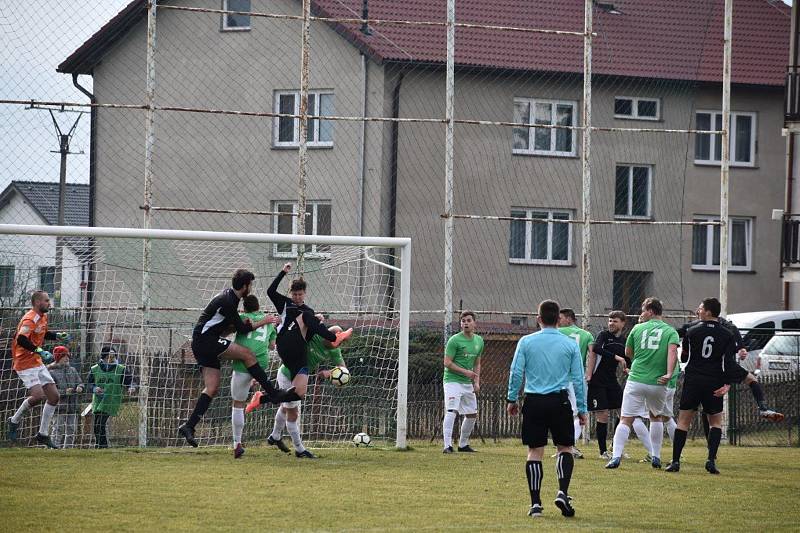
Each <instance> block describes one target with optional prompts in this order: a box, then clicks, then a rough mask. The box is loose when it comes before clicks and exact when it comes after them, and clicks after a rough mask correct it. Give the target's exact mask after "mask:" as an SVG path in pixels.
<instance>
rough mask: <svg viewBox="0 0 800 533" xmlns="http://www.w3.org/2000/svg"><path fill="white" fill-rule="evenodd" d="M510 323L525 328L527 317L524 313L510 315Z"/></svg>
mask: <svg viewBox="0 0 800 533" xmlns="http://www.w3.org/2000/svg"><path fill="white" fill-rule="evenodd" d="M511 325H512V326H520V327H523V328H526V327H528V317H527V316H525V315H511Z"/></svg>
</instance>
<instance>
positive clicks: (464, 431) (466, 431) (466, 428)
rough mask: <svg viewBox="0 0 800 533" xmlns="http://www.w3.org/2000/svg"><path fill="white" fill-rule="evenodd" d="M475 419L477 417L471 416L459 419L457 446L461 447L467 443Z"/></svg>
mask: <svg viewBox="0 0 800 533" xmlns="http://www.w3.org/2000/svg"><path fill="white" fill-rule="evenodd" d="M477 420H478V417H475V416H473V417H472V418H470V417H467V416H465V417H464V420H462V421H461V434H460V435H459V438H458V445H459V447H461V448H463V447H464V446H466V445H467V444H469V436H470V435H472V430H473V429H474V428H475V422H477Z"/></svg>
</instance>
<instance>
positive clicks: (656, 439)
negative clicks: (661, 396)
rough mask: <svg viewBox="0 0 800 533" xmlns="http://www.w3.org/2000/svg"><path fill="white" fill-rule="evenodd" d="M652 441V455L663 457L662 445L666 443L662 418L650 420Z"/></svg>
mask: <svg viewBox="0 0 800 533" xmlns="http://www.w3.org/2000/svg"><path fill="white" fill-rule="evenodd" d="M650 443H651V444H652V448H650V449H651V450H652V451H651V452H650V455H652V456H653V457H661V445H662V444H663V443H664V422H662V421H661V420H658V421H652V422H650Z"/></svg>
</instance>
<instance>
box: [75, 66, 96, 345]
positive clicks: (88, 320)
mask: <svg viewBox="0 0 800 533" xmlns="http://www.w3.org/2000/svg"><path fill="white" fill-rule="evenodd" d="M72 84H73V85H74V86H75V88H76V89H78V90H79V91H80V92H82V93H83V94H85V95H86V96H87V97H88V98H89V102H90V103H91V104H92V108H91V111H90V112H89V226H94V225H95V223H96V218H95V206H96V202H95V193H96V190H97V108H96V107H95V104H96V103H97V98H96V97H95V95H94V93H91V92H89V91H88V90H87V89H86V88H85V87H83V86H82V85H81V84H80V83H78V74H77V73H75V72H73V73H72ZM89 253H90V256H89V261H90V262H89V269H88V272H87V276H86V289H85V291H86V294H85V297H84V302H85V304H84V309H85V315H86V316H85V318H84V320H85V324H86V326H85V327H86V335H85V337H84V345H83V346H82V347H81V348H82V352H81V360H84V359H85V358H86V357H87V355H88V353H89V352H91V351H92V350H91V347H92V346H94V339H93V334H92V328H91V327H89V325H90V324H92V323H93V321H94V317H93V316H92V301H93V300H94V284H95V268H94V264H93V263H94V239H93V238H90V239H89Z"/></svg>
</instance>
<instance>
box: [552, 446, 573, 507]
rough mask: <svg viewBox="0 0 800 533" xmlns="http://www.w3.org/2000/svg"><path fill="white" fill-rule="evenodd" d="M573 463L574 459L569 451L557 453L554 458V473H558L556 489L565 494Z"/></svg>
mask: <svg viewBox="0 0 800 533" xmlns="http://www.w3.org/2000/svg"><path fill="white" fill-rule="evenodd" d="M574 465H575V459H574V458H573V457H572V454H571V453H569V452H562V453H559V454H558V458H557V459H556V474H557V475H558V490H560V491H561V492H563V493H564V495H565V496H566V495H567V491H568V490H569V481H570V479H572V467H573V466H574Z"/></svg>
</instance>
